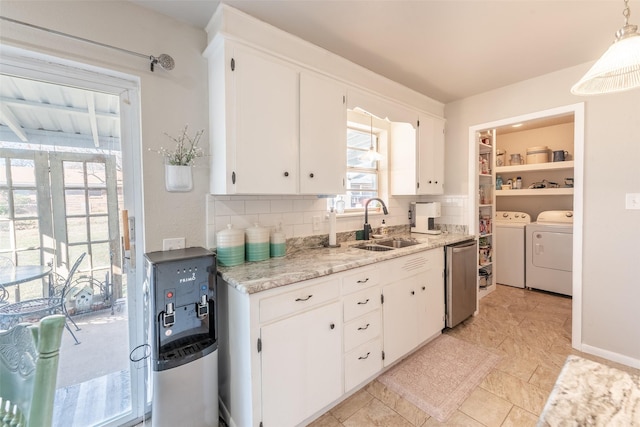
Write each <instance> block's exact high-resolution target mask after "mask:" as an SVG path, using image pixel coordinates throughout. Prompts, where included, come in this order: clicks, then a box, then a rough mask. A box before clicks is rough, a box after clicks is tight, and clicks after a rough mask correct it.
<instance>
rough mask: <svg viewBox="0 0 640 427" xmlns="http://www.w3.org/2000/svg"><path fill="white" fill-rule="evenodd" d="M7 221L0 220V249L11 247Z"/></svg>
mask: <svg viewBox="0 0 640 427" xmlns="http://www.w3.org/2000/svg"><path fill="white" fill-rule="evenodd" d="M9 225H10V223H9V221H0V250H6V249H11V234H10V233H9V230H10V227H9Z"/></svg>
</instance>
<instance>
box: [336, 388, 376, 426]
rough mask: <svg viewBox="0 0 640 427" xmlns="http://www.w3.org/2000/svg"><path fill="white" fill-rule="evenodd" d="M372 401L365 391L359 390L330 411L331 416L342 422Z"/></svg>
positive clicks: (371, 397)
mask: <svg viewBox="0 0 640 427" xmlns="http://www.w3.org/2000/svg"><path fill="white" fill-rule="evenodd" d="M372 399H373V396H372V395H370V394H369V393H367V391H366V390H364V389H362V390H359V391H357V392H355V393H354V394H353V395H352V396H350V397H349V398H347V399H346V400H344V401H343V402H341V403H339V404H338V406H336V407H335V408H333V409H331V414H332V415H333V416H334V417H336V419H337V420H338V421H340V422H342V421H344V420H346V419H347V418H349V417H350V416H351V415H353V414H355V413H356V412H358V411H359V410H360V409H362V408H363V407H364V406H365V405H367V404H368V403H369V402H370V401H371V400H372Z"/></svg>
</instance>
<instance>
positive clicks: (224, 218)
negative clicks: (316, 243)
mask: <svg viewBox="0 0 640 427" xmlns="http://www.w3.org/2000/svg"><path fill="white" fill-rule="evenodd" d="M206 197H207V215H206V216H207V247H209V248H211V249H213V248H215V247H216V241H215V235H216V233H217V232H218V231H220V230H222V229H224V228H226V227H227V224H232V225H233V227H234V228H248V227H251V226H253V225H254V224H256V223H257V224H260V225H261V226H265V227H271V228H273V229H275V228H276V227H277V226H278V225H281V226H282V231H284V233H285V235H286V236H287V238H299V237H308V236H315V235H324V234H328V233H329V221H328V218H327V215H328V212H327V199H326V198H325V197H317V196H215V195H211V194H208V195H207V196H206ZM388 200H389V202H388V204H387V207H388V208H389V215H383V214H381V213H373V212H370V213H369V223H370V224H371V226H372V227H373V228H374V229H376V228H378V227H380V224H381V222H382V219H383V218H384V219H385V222H386V223H387V224H388V225H389V226H400V225H408V224H409V215H408V212H409V205H410V203H411V202H412V201H414V200H418V201H424V202H430V201H439V202H440V203H441V207H442V211H441V213H442V216H441V217H440V218H438V219H436V221H435V222H436V225H437V226H438V227H439V228H442V229H444V230H449V231H456V232H466V231H467V230H468V224H466V220H465V216H464V215H465V212H466V207H467V203H468V198H467V197H466V196H420V197H417V196H413V197H408V196H401V197H398V196H397V197H390V198H389V199H388ZM336 222H337V224H336V231H337V232H338V233H345V232H350V231H354V230H359V229H362V227H363V224H364V214H362V213H359V214H345V215H340V216H338V219H337V221H336ZM314 223H315V224H316V225H315V226H314Z"/></svg>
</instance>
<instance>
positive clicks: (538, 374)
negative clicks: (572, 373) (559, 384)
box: [529, 365, 561, 393]
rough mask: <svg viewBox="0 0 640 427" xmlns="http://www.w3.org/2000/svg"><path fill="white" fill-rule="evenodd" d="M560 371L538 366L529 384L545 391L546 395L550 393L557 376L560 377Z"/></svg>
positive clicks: (557, 368) (556, 368)
mask: <svg viewBox="0 0 640 427" xmlns="http://www.w3.org/2000/svg"><path fill="white" fill-rule="evenodd" d="M560 369H561V368H559V367H554V368H552V367H549V366H546V365H539V366H538V367H537V368H536V371H535V372H534V373H533V375H532V376H531V378H530V379H529V384H533V385H535V386H537V387H539V388H540V389H542V390H545V391H546V392H547V393H551V390H552V389H553V386H554V385H555V383H556V380H557V379H558V375H560Z"/></svg>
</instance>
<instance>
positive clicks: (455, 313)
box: [445, 240, 478, 328]
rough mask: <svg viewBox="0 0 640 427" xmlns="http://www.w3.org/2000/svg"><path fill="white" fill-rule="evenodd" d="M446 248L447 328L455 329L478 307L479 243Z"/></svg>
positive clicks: (463, 243) (460, 244)
mask: <svg viewBox="0 0 640 427" xmlns="http://www.w3.org/2000/svg"><path fill="white" fill-rule="evenodd" d="M446 248H447V249H446V255H445V262H446V267H445V268H446V270H445V271H446V278H447V282H446V288H445V292H446V301H447V304H446V307H447V308H446V310H447V315H446V326H447V327H448V328H453V327H454V326H456V325H457V324H458V323H460V322H462V321H463V320H465V319H466V318H467V317H469V316H471V315H472V314H473V313H474V312H475V311H476V308H477V306H478V285H477V275H478V266H477V256H478V243H477V242H476V241H475V240H471V241H466V242H461V243H457V244H454V245H449V246H447V247H446Z"/></svg>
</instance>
